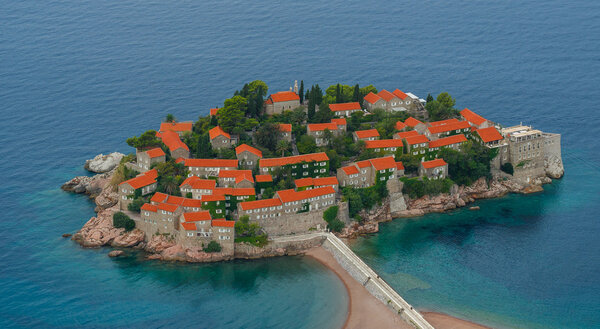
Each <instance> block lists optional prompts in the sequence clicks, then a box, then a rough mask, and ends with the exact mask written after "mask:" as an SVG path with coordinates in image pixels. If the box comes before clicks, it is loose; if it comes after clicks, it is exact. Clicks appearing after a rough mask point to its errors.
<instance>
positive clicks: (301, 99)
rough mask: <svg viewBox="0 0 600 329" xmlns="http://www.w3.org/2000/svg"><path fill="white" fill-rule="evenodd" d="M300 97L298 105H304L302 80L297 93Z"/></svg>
mask: <svg viewBox="0 0 600 329" xmlns="http://www.w3.org/2000/svg"><path fill="white" fill-rule="evenodd" d="M298 94H299V96H300V104H303V103H304V80H300V90H299V91H298Z"/></svg>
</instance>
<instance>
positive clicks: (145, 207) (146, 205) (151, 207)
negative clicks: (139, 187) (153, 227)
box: [140, 203, 158, 212]
mask: <svg viewBox="0 0 600 329" xmlns="http://www.w3.org/2000/svg"><path fill="white" fill-rule="evenodd" d="M140 209H142V210H146V211H152V212H156V210H158V207H157V206H155V205H153V204H149V203H144V204H143V205H142V207H141V208H140Z"/></svg>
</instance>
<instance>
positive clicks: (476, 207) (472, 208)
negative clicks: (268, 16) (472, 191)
mask: <svg viewBox="0 0 600 329" xmlns="http://www.w3.org/2000/svg"><path fill="white" fill-rule="evenodd" d="M479 209H481V208H480V207H479V206H474V207H469V210H479Z"/></svg>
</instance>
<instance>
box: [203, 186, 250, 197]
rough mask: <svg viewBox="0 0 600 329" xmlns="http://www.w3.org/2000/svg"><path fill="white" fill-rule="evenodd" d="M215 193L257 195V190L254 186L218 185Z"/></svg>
mask: <svg viewBox="0 0 600 329" xmlns="http://www.w3.org/2000/svg"><path fill="white" fill-rule="evenodd" d="M213 194H214V195H233V196H243V195H256V190H255V189H253V188H250V187H248V188H233V187H217V188H216V189H215V191H214V192H213Z"/></svg>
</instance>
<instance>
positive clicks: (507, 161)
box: [63, 80, 564, 326]
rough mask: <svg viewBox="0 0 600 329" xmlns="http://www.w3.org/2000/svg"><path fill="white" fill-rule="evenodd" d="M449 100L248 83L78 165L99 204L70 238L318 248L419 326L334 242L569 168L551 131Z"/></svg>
mask: <svg viewBox="0 0 600 329" xmlns="http://www.w3.org/2000/svg"><path fill="white" fill-rule="evenodd" d="M390 90H391V89H390ZM455 103H456V102H455V99H454V98H453V97H452V96H451V95H449V94H448V93H441V94H439V95H437V97H435V98H434V97H433V96H431V95H428V96H427V97H426V99H422V98H419V97H417V96H416V95H414V94H412V93H410V92H403V91H401V90H399V89H395V90H394V91H392V92H390V91H388V90H385V89H382V90H377V89H376V88H375V87H374V86H373V85H369V86H365V87H360V86H359V85H358V84H357V85H354V86H349V85H343V84H336V85H331V86H329V87H328V88H327V89H325V91H323V90H322V89H321V88H320V87H319V85H318V84H317V85H313V86H311V87H310V88H307V90H305V89H304V82H303V81H302V82H301V83H300V87H298V83H297V81H296V82H294V85H293V87H290V89H289V90H288V91H280V92H275V93H271V94H268V86H267V85H266V84H265V83H264V82H263V81H260V80H256V81H252V82H250V83H247V84H245V85H244V86H243V87H242V88H241V89H240V90H238V91H236V92H235V93H234V95H233V96H232V97H231V98H229V99H226V100H225V101H224V103H223V106H221V107H215V108H211V109H210V110H209V111H208V115H206V116H200V117H199V118H198V120H197V121H178V120H177V119H176V117H175V116H174V115H173V114H168V115H167V116H166V117H165V119H164V121H163V122H161V123H160V125H158V123H157V126H159V128H158V129H157V130H148V131H145V132H142V133H141V134H140V135H139V136H134V137H131V138H129V139H127V141H126V142H127V144H128V145H129V146H131V147H132V148H133V149H134V150H135V153H131V154H129V155H124V154H120V153H113V154H110V155H107V156H104V155H99V156H97V157H96V158H94V159H92V160H89V161H88V162H87V163H86V169H88V170H91V171H94V172H98V173H99V174H98V175H95V176H93V177H89V176H80V177H75V178H73V179H72V180H71V181H69V182H67V183H65V184H64V185H63V189H65V190H67V191H73V192H76V193H86V194H88V195H90V197H91V198H93V199H94V200H95V203H96V205H97V207H96V211H97V213H98V214H97V216H95V217H92V218H91V219H90V220H89V221H88V222H87V223H85V225H84V226H83V227H82V228H81V230H80V231H78V232H77V233H75V234H74V235H73V236H72V239H73V240H74V241H77V242H78V243H80V244H81V245H82V246H84V247H101V246H112V247H116V248H127V247H129V248H137V249H140V250H144V251H145V252H147V254H148V255H147V258H148V259H160V260H164V261H185V262H214V261H227V260H232V259H236V258H244V259H252V258H261V257H272V256H283V255H297V254H303V253H306V252H307V251H308V250H313V251H311V252H312V253H313V254H314V248H315V247H318V246H323V247H324V248H325V249H327V250H328V251H330V252H331V253H332V254H333V256H334V258H335V259H336V260H337V261H338V262H339V263H340V265H342V267H344V269H345V270H347V271H348V272H349V273H350V274H351V276H352V277H354V278H355V279H357V280H359V278H360V280H365V278H366V281H365V282H364V284H363V286H364V287H366V288H367V289H368V290H369V292H371V294H372V295H373V296H375V297H376V298H378V299H380V300H381V301H384V299H386V298H387V300H388V302H387V303H388V306H389V304H394V305H392V306H390V307H391V308H392V309H393V310H395V311H397V312H398V314H404V315H403V316H404V318H405V320H407V321H408V322H413V323H414V322H417V323H419V321H421V320H422V318H421V317H420V315H419V314H418V313H416V311H415V312H414V314H412V313H411V312H412V307H411V306H410V305H408V304H407V303H406V302H404V301H403V300H402V299H401V297H400V296H397V297H396V296H395V295H394V293H395V292H393V290H392V289H391V288H389V287H387V286H386V284H385V282H383V281H382V280H381V279H380V278H379V276H378V275H376V274H375V273H374V272H373V273H371V272H372V270H370V269H369V268H368V266H366V265H364V264H361V261H360V260H359V259H358V260H357V259H354V258H353V257H354V256H355V255H354V256H352V255H353V253H352V252H351V251H350V249H348V248H347V247H346V246H345V244H344V243H343V242H341V241H342V240H340V239H348V238H354V237H356V236H358V235H359V234H365V233H374V232H377V231H378V223H379V222H382V221H389V220H392V219H393V218H399V217H416V216H421V215H424V214H426V213H430V212H442V211H447V210H451V209H455V208H457V207H464V206H466V205H468V204H470V203H471V202H473V201H475V200H477V199H483V198H494V197H500V196H503V195H506V194H507V193H534V192H539V191H542V190H543V189H542V187H541V186H542V184H546V183H550V182H551V181H552V179H558V178H560V177H562V175H563V174H564V169H563V165H562V158H561V147H560V138H561V136H560V134H555V133H548V132H543V131H541V130H538V129H534V128H533V127H531V126H527V125H523V124H519V125H516V126H508V127H505V126H503V125H502V124H501V123H498V122H494V121H492V120H490V119H487V118H484V117H482V116H480V115H478V114H477V113H476V112H475V111H471V110H469V109H467V108H465V109H463V110H458V109H456V108H455ZM472 209H473V210H476V209H477V208H476V207H472ZM340 243H341V244H340ZM346 249H347V250H346ZM122 252H123V251H122V249H119V250H116V251H115V252H114V253H112V256H118V254H119V253H122ZM351 254H352V255H351ZM315 257H316V256H315ZM323 257H324V256H322V255H321V258H323ZM317 258H318V257H317ZM348 262H349V263H352V264H351V265H348V266H345V264H344V263H348ZM346 265H347V264H346ZM363 266H365V268H362V267H363ZM354 270H356V271H358V272H356V273H352V271H354ZM369 271H371V272H369ZM359 272H360V273H359ZM369 280H372V281H373V285H374V286H373V288H369V283H368V282H369ZM380 280H381V281H380ZM374 291H376V292H374ZM382 294H383V295H385V296H388V297H381V296H380V295H382ZM396 295H397V294H396ZM389 296H392V297H389ZM380 297H381V298H380ZM407 314H408V315H407ZM423 321H424V320H423ZM424 323H426V322H424ZM425 326H427V325H425Z"/></svg>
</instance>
